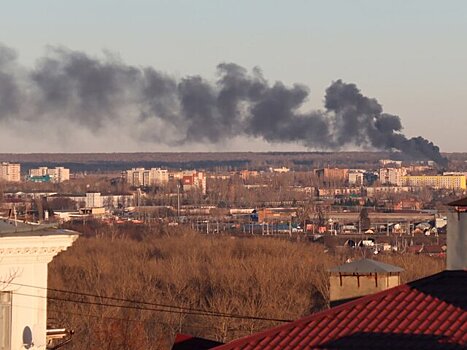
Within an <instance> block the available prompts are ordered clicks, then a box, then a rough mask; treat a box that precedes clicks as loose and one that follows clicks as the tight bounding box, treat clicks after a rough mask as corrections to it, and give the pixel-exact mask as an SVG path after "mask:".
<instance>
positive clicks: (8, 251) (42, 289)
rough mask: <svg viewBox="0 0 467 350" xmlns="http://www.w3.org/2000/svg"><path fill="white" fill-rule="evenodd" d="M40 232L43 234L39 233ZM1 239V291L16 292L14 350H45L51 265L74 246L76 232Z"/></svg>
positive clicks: (26, 235)
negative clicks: (49, 268) (48, 276)
mask: <svg viewBox="0 0 467 350" xmlns="http://www.w3.org/2000/svg"><path fill="white" fill-rule="evenodd" d="M39 232H40V231H39ZM39 232H38V233H29V232H28V233H18V234H16V236H14V234H8V235H4V236H2V237H0V280H1V281H4V282H5V281H6V282H7V283H0V290H1V291H3V292H11V293H12V301H11V304H12V309H11V335H10V338H11V349H15V350H16V349H30V350H31V349H45V348H46V329H47V289H46V288H47V264H48V263H49V262H50V261H51V260H52V258H53V257H54V256H55V255H57V254H58V253H59V252H60V251H62V250H65V249H66V248H67V247H69V246H71V244H72V243H73V241H74V240H76V238H77V237H78V236H77V235H76V234H75V232H72V231H66V230H62V231H61V234H46V235H40V233H39Z"/></svg>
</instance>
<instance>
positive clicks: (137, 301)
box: [0, 281, 229, 315]
mask: <svg viewBox="0 0 467 350" xmlns="http://www.w3.org/2000/svg"><path fill="white" fill-rule="evenodd" d="M0 283H5V284H12V285H16V286H21V287H28V288H36V289H42V290H47V291H51V292H57V293H65V294H71V295H78V296H85V297H92V298H98V299H107V300H113V301H120V302H127V303H136V304H143V305H150V306H157V307H166V308H171V309H179V310H187V311H195V312H203V313H212V314H216V315H229V314H227V313H223V312H219V311H210V310H204V309H197V308H191V307H185V306H178V305H171V304H161V303H154V302H147V301H141V300H134V299H133V300H131V299H124V298H117V297H109V296H105V295H104V296H103V295H98V294H91V293H86V292H76V291H70V290H64V289H56V288H48V287H40V286H33V285H29V284H22V283H14V282H9V281H0Z"/></svg>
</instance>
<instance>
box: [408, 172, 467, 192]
mask: <svg viewBox="0 0 467 350" xmlns="http://www.w3.org/2000/svg"><path fill="white" fill-rule="evenodd" d="M402 182H403V183H404V185H406V186H414V187H432V188H436V189H450V190H465V189H467V186H466V177H465V175H434V176H430V175H420V176H403V177H402Z"/></svg>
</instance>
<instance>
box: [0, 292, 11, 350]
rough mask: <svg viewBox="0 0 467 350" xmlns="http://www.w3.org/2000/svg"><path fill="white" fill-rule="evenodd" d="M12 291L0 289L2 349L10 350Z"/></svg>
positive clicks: (0, 341) (0, 343)
mask: <svg viewBox="0 0 467 350" xmlns="http://www.w3.org/2000/svg"><path fill="white" fill-rule="evenodd" d="M10 339H11V292H1V291H0V350H10Z"/></svg>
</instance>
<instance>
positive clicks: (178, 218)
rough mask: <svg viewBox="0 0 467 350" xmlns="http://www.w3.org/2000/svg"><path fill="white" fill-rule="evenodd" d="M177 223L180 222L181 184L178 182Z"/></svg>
mask: <svg viewBox="0 0 467 350" xmlns="http://www.w3.org/2000/svg"><path fill="white" fill-rule="evenodd" d="M177 221H180V182H177Z"/></svg>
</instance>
